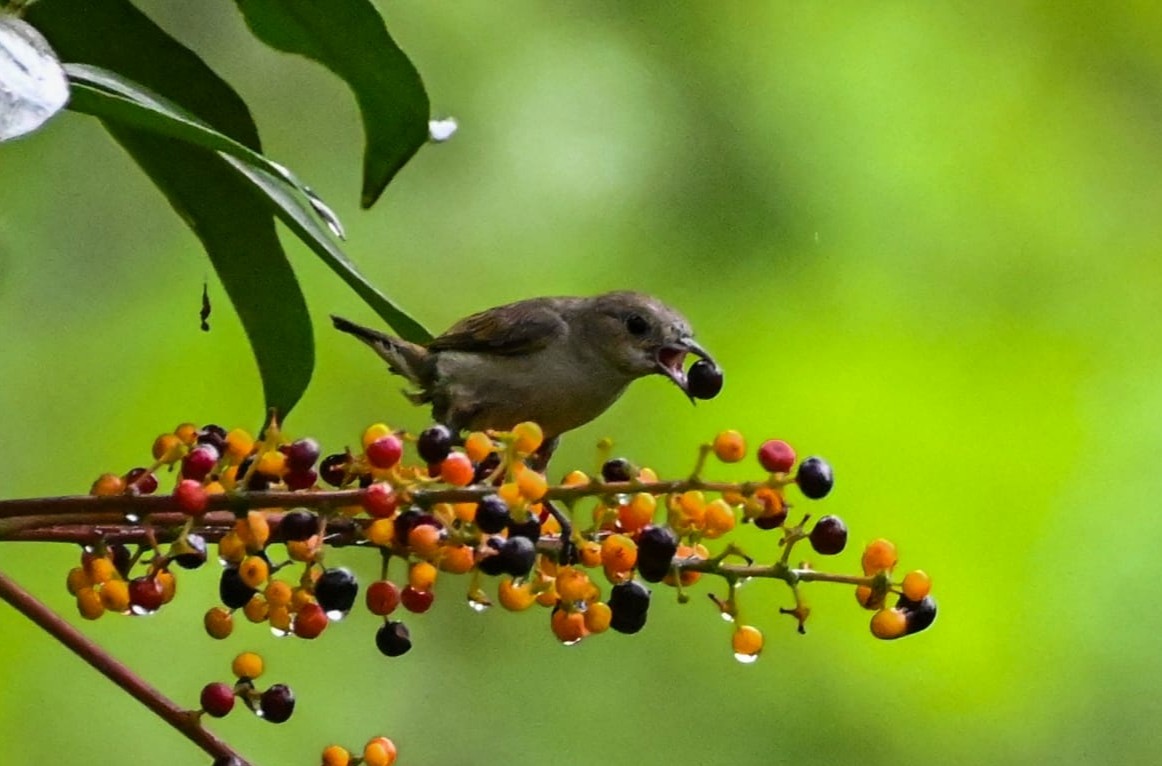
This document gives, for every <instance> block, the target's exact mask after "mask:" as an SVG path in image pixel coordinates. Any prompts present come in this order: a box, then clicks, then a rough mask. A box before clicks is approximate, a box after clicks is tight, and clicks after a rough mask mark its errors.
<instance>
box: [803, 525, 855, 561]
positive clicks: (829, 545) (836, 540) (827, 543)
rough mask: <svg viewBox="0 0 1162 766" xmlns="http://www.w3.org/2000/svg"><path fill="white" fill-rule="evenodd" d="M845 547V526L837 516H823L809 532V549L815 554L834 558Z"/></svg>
mask: <svg viewBox="0 0 1162 766" xmlns="http://www.w3.org/2000/svg"><path fill="white" fill-rule="evenodd" d="M846 545H847V525H846V524H844V523H843V519H841V518H839V517H838V516H824V517H823V518H821V519H819V521H817V522H815V527H814V528H813V529H812V530H811V547H812V548H814V549H815V552H816V553H822V554H823V555H824V556H834V555H835V554H836V553H839V552H840V551H842V550H843V549H844V547H845V546H846Z"/></svg>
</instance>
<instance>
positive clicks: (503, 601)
mask: <svg viewBox="0 0 1162 766" xmlns="http://www.w3.org/2000/svg"><path fill="white" fill-rule="evenodd" d="M497 598H498V599H499V601H500V605H501V606H503V607H504V608H505V609H507V610H508V611H510V612H523V611H524V610H525V609H528V608H529V607H530V606H532V605H533V602H534V601H536V597H535V596H534V595H533V587H532V583H529V582H524V583H521V584H520V585H517V584H516V583H515V582H513V581H512V580H511V579H509V578H507V577H506V578H505V579H503V580H501V581H500V586H499V587H498V588H497Z"/></svg>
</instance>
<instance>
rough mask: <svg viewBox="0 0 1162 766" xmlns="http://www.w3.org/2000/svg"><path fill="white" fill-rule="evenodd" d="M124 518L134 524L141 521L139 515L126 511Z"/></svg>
mask: <svg viewBox="0 0 1162 766" xmlns="http://www.w3.org/2000/svg"><path fill="white" fill-rule="evenodd" d="M125 520H126V521H127V522H129V523H130V524H136V523H137V522H139V521H141V516H139V515H138V514H136V513H127V514H125Z"/></svg>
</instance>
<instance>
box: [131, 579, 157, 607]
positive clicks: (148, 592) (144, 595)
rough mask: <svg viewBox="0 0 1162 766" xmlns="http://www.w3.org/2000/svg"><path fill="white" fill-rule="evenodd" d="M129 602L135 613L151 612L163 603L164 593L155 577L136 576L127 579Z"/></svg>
mask: <svg viewBox="0 0 1162 766" xmlns="http://www.w3.org/2000/svg"><path fill="white" fill-rule="evenodd" d="M129 603H130V605H131V608H132V609H133V611H134V612H135V613H137V614H151V613H153V612H156V611H157V610H158V609H161V605H162V604H163V603H165V593H164V591H163V590H162V587H161V583H160V582H158V580H157V578H155V577H145V576H143V577H136V578H134V579H132V580H130V581H129Z"/></svg>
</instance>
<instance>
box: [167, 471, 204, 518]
mask: <svg viewBox="0 0 1162 766" xmlns="http://www.w3.org/2000/svg"><path fill="white" fill-rule="evenodd" d="M173 496H174V500H176V501H177V504H178V505H180V506H181V509H182V510H183V511H185V512H186V513H187V514H189V515H190V516H197V515H198V514H200V513H202V511H204V510H206V503H207V501H209V499H210V497H209V495H207V494H206V488H205V487H203V486H202V483H201V482H200V481H195V480H194V479H182V480H181V481H179V482H178V485H177V486H176V487H174V491H173Z"/></svg>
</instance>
